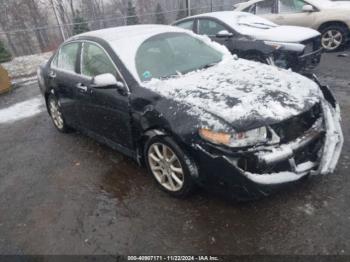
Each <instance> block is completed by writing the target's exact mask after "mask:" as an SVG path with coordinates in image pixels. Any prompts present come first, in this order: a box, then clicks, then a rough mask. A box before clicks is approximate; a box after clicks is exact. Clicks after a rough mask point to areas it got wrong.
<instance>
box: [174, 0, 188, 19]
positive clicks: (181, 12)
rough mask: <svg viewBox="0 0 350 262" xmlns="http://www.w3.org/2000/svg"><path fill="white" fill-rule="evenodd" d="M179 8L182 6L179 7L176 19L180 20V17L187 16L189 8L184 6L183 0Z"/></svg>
mask: <svg viewBox="0 0 350 262" xmlns="http://www.w3.org/2000/svg"><path fill="white" fill-rule="evenodd" d="M179 8H180V9H179V11H178V13H177V18H176V20H180V19H182V18H185V17H186V16H187V10H186V8H185V6H184V3H183V1H181V3H180V7H179Z"/></svg>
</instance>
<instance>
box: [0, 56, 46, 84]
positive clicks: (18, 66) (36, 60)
mask: <svg viewBox="0 0 350 262" xmlns="http://www.w3.org/2000/svg"><path fill="white" fill-rule="evenodd" d="M51 55H52V53H51V52H48V53H43V54H36V55H29V56H21V57H16V58H14V59H13V60H12V61H10V62H7V63H3V64H1V65H2V66H3V67H4V68H5V69H6V70H7V71H8V72H9V75H10V77H11V79H12V84H14V85H15V84H21V83H24V82H29V81H36V70H37V69H38V67H39V65H41V64H42V63H44V62H46V61H47V60H48V59H49V58H50V57H51Z"/></svg>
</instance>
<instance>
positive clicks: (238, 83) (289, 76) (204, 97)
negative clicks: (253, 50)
mask: <svg viewBox="0 0 350 262" xmlns="http://www.w3.org/2000/svg"><path fill="white" fill-rule="evenodd" d="M144 86H145V88H148V89H150V90H152V91H154V92H156V93H158V94H159V95H161V96H163V97H165V98H167V99H170V100H174V101H176V102H177V103H178V104H179V105H183V108H187V112H186V113H188V114H190V115H192V116H195V117H196V118H198V119H199V121H200V124H201V126H202V127H203V126H204V127H208V128H212V129H215V130H221V131H223V130H229V129H231V128H234V129H235V130H236V131H246V130H250V129H253V128H257V127H261V126H263V125H269V124H273V123H277V122H280V121H283V120H286V119H288V118H291V117H293V116H296V115H299V114H301V113H303V112H305V111H307V110H309V109H310V108H311V107H312V106H313V105H315V104H316V103H317V102H319V101H320V97H321V94H320V89H319V87H318V85H317V84H316V83H315V82H313V81H311V80H309V79H307V78H305V77H303V76H301V75H299V74H296V73H293V72H290V71H287V70H282V69H278V68H276V67H272V66H268V65H263V64H260V63H256V62H251V61H247V60H243V59H234V58H233V57H232V56H227V57H225V59H224V60H223V61H222V62H220V63H219V64H217V65H215V66H213V67H211V68H208V69H205V70H200V71H196V72H191V73H188V74H186V75H183V76H178V77H174V78H171V79H167V80H156V79H154V80H152V81H150V82H147V83H145V84H144ZM179 108H181V106H180V107H179ZM176 113H177V112H174V114H176Z"/></svg>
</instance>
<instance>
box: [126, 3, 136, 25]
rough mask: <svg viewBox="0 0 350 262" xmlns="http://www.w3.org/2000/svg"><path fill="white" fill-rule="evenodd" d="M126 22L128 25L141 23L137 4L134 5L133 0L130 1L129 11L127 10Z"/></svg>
mask: <svg viewBox="0 0 350 262" xmlns="http://www.w3.org/2000/svg"><path fill="white" fill-rule="evenodd" d="M126 24H127V25H137V24H139V18H138V17H137V14H136V9H135V6H133V4H132V2H131V1H129V2H128V12H127V19H126Z"/></svg>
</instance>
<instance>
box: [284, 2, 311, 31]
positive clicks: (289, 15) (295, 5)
mask: <svg viewBox="0 0 350 262" xmlns="http://www.w3.org/2000/svg"><path fill="white" fill-rule="evenodd" d="M305 5H309V4H308V3H307V2H305V1H303V0H278V17H279V21H278V23H279V24H281V25H294V26H306V27H312V26H313V24H314V22H315V14H316V13H315V12H304V11H303V7H304V6H305ZM315 10H316V9H315Z"/></svg>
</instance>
